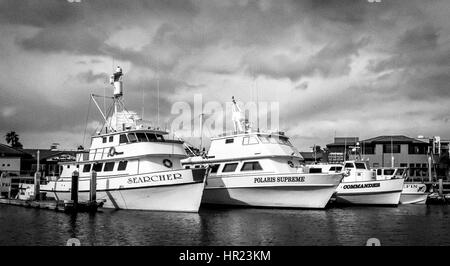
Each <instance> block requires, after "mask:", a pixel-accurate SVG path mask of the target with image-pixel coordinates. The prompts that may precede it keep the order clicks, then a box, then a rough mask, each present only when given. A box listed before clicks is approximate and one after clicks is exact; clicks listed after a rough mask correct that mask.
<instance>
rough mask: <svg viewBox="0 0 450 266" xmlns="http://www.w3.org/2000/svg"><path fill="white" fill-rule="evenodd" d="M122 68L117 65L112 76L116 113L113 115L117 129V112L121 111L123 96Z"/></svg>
mask: <svg viewBox="0 0 450 266" xmlns="http://www.w3.org/2000/svg"><path fill="white" fill-rule="evenodd" d="M122 77H123V73H122V68H121V67H120V66H117V68H116V71H115V72H114V73H113V74H112V75H111V77H110V83H111V85H113V86H114V114H113V117H114V119H115V121H114V125H116V129H115V130H117V113H118V112H119V107H120V101H121V100H122V96H123V83H122Z"/></svg>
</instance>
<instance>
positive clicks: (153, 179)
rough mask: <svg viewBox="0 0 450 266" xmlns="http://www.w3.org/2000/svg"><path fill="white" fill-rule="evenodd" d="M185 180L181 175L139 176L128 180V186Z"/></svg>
mask: <svg viewBox="0 0 450 266" xmlns="http://www.w3.org/2000/svg"><path fill="white" fill-rule="evenodd" d="M177 179H183V175H182V174H180V173H175V174H165V175H152V176H138V177H130V178H128V181H127V183H128V184H138V183H147V182H158V181H169V180H177Z"/></svg>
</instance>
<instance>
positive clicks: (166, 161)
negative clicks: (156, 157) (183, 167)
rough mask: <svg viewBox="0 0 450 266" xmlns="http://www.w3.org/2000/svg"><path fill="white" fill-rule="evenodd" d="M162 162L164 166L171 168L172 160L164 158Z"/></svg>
mask: <svg viewBox="0 0 450 266" xmlns="http://www.w3.org/2000/svg"><path fill="white" fill-rule="evenodd" d="M163 164H164V166H165V167H167V168H172V166H173V163H172V161H171V160H169V159H164V160H163Z"/></svg>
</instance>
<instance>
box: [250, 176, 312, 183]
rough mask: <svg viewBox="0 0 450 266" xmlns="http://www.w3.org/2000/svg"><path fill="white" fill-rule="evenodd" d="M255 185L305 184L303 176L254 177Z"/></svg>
mask: <svg viewBox="0 0 450 266" xmlns="http://www.w3.org/2000/svg"><path fill="white" fill-rule="evenodd" d="M254 182H255V183H275V182H276V183H280V182H305V177H304V176H278V177H274V176H271V177H255V180H254Z"/></svg>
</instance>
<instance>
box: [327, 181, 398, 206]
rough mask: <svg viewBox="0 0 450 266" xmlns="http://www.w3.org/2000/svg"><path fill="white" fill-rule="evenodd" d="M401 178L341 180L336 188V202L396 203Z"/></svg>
mask: <svg viewBox="0 0 450 266" xmlns="http://www.w3.org/2000/svg"><path fill="white" fill-rule="evenodd" d="M404 181H405V180H404V179H403V178H399V179H387V180H372V181H357V182H342V183H341V184H340V185H339V186H338V188H337V190H336V202H337V203H340V204H356V205H398V204H399V201H400V194H401V192H402V189H403V183H404Z"/></svg>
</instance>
